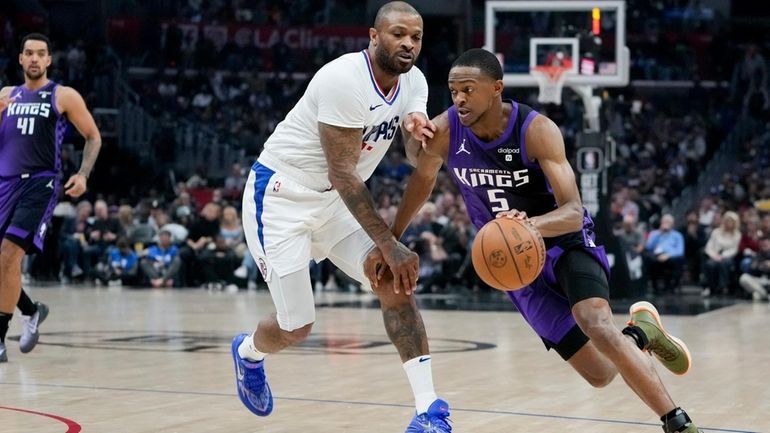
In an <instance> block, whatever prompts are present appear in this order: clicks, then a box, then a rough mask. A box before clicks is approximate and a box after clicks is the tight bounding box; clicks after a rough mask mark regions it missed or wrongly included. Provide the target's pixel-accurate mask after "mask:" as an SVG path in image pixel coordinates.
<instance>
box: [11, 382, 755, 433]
mask: <svg viewBox="0 0 770 433" xmlns="http://www.w3.org/2000/svg"><path fill="white" fill-rule="evenodd" d="M0 384H3V385H18V386H29V385H30V384H23V383H21V382H0ZM34 386H40V387H48V388H65V389H88V390H99V391H121V392H144V393H153V394H177V395H201V396H212V397H230V398H232V397H236V394H235V393H234V392H233V393H222V392H203V391H175V390H163V389H142V388H118V387H109V386H86V385H61V384H49V383H36V384H34ZM273 397H274V398H275V399H276V400H288V401H306V402H315V403H328V404H349V405H361V406H376V407H405V408H411V407H413V406H412V405H407V404H397V403H375V402H367V401H353V400H330V399H318V398H304V397H277V396H273ZM0 407H2V406H0ZM451 410H452V411H453V412H469V413H486V414H495V415H511V416H519V417H531V418H549V419H562V420H570V421H591V422H598V423H604V424H623V425H640V426H651V427H657V428H660V424H654V423H648V422H639V421H627V420H616V419H603V418H588V417H579V416H567V415H550V414H541V413H530V412H515V411H507V410H496V409H464V408H457V407H452V408H451ZM700 429H701V430H705V431H713V432H725V433H761V432H759V431H754V430H740V429H731V428H711V427H700ZM79 431H80V430H76V431H73V432H72V433H77V432H79ZM68 433H69V432H68Z"/></svg>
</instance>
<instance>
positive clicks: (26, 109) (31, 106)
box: [6, 102, 51, 118]
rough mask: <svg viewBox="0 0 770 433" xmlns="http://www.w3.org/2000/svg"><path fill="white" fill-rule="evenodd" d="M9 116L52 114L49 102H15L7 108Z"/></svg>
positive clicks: (44, 115)
mask: <svg viewBox="0 0 770 433" xmlns="http://www.w3.org/2000/svg"><path fill="white" fill-rule="evenodd" d="M6 112H7V113H8V117H11V116H41V117H46V118H47V117H48V116H49V115H50V114H51V103H49V102H14V103H13V104H11V105H9V106H8V108H7V109H6Z"/></svg>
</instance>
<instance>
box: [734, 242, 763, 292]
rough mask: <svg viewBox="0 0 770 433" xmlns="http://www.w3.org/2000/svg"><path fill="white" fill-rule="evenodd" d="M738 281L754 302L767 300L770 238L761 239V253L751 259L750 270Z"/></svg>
mask: <svg viewBox="0 0 770 433" xmlns="http://www.w3.org/2000/svg"><path fill="white" fill-rule="evenodd" d="M738 281H739V282H740V285H741V287H743V289H744V290H746V291H747V292H749V293H751V296H752V297H753V298H754V300H757V301H759V300H766V299H767V293H768V289H770V237H764V238H762V239H760V241H759V251H758V252H757V253H756V254H755V255H754V256H753V257H752V258H751V263H750V264H749V267H748V269H747V270H746V272H745V273H743V274H741V277H740V279H739V280H738Z"/></svg>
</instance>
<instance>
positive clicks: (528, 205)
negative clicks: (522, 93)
mask: <svg viewBox="0 0 770 433" xmlns="http://www.w3.org/2000/svg"><path fill="white" fill-rule="evenodd" d="M509 102H511V104H512V105H513V108H512V110H511V117H510V118H509V120H508V126H507V127H506V129H505V132H503V135H501V136H500V137H499V138H498V139H496V140H495V141H493V142H490V143H487V142H484V141H481V140H480V139H479V138H478V137H476V135H475V134H474V133H473V131H471V129H470V128H466V127H465V126H463V125H462V124H461V123H460V119H459V118H458V117H457V110H456V109H455V107H454V106H452V107H450V108H449V111H448V114H449V129H450V137H449V156H448V158H447V168H448V169H449V173H450V176H451V177H452V179H454V181H455V182H456V183H457V186H458V187H459V188H460V192H461V193H462V195H463V199H464V200H465V205H466V207H467V208H468V216H469V217H470V218H471V221H472V222H473V224H474V225H475V226H476V227H478V228H481V227H482V226H483V225H484V224H486V223H487V222H489V221H490V220H492V219H494V218H495V215H496V214H497V213H498V212H502V211H507V210H511V209H518V210H523V211H526V212H527V215H530V216H537V215H542V214H544V213H547V212H550V211H552V210H554V209H555V208H556V200H555V199H554V197H553V193H552V191H551V187H550V185H549V184H548V180H547V179H546V177H545V175H544V174H543V172H542V170H540V166H539V165H538V164H537V163H533V162H531V161H529V159H528V158H527V151H526V147H525V146H524V137H525V135H526V133H527V127H529V124H530V123H531V122H532V119H534V118H535V116H536V115H537V111H534V110H533V109H532V108H530V107H528V106H526V105H523V104H518V103H516V102H513V101H509Z"/></svg>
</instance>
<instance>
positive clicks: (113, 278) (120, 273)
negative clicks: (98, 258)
mask: <svg viewBox="0 0 770 433" xmlns="http://www.w3.org/2000/svg"><path fill="white" fill-rule="evenodd" d="M138 270H139V258H138V257H137V255H136V253H135V252H134V250H133V249H131V246H130V244H129V243H128V239H126V238H125V237H123V236H121V237H120V238H118V241H117V242H116V243H115V246H114V247H109V248H108V249H107V255H106V257H105V261H104V263H102V266H100V267H99V269H98V270H97V273H96V279H97V280H98V281H100V282H101V283H102V284H107V285H109V286H121V285H133V284H136V283H137V274H138V272H137V271H138Z"/></svg>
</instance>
